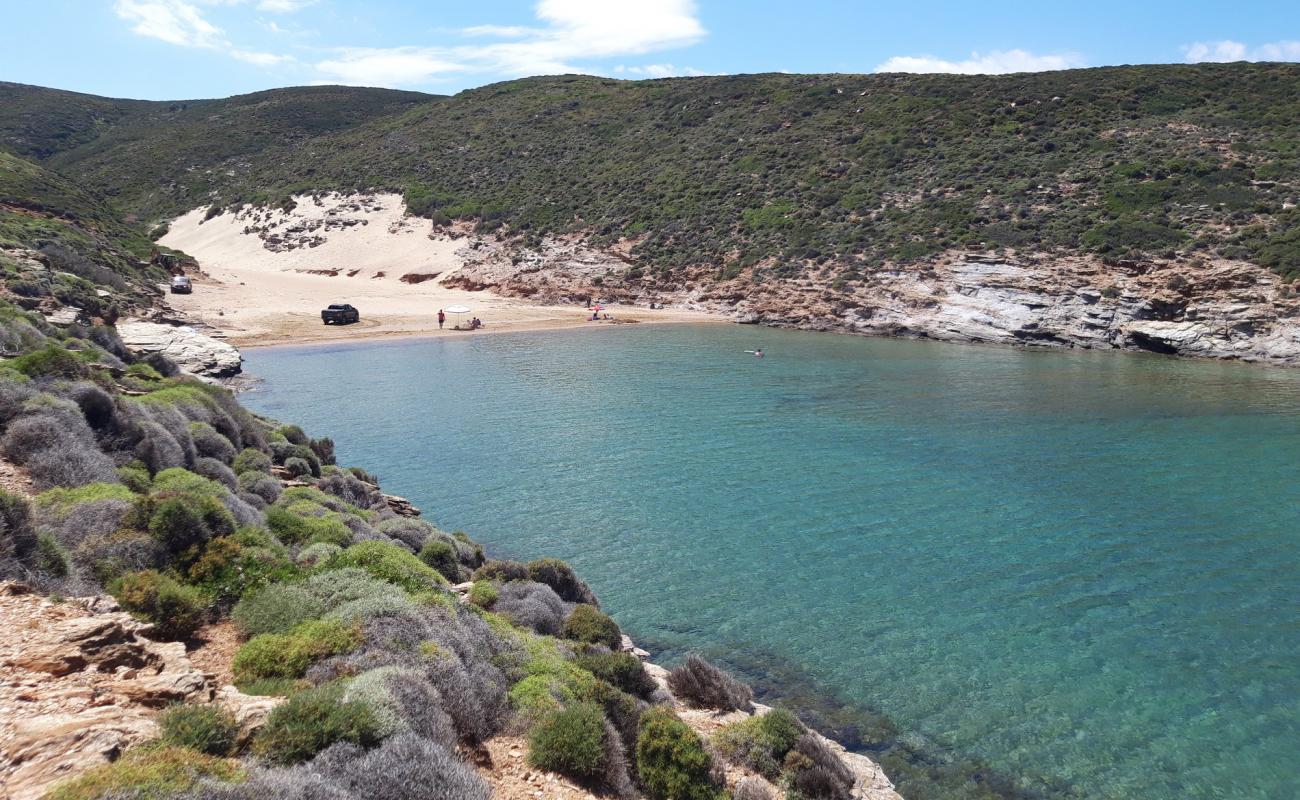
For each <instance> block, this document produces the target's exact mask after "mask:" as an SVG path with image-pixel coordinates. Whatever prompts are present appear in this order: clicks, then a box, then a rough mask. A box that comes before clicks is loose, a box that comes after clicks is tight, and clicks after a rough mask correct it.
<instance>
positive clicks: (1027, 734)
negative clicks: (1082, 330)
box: [244, 325, 1300, 800]
mask: <svg viewBox="0 0 1300 800" xmlns="http://www.w3.org/2000/svg"><path fill="white" fill-rule="evenodd" d="M755 347H761V348H762V349H763V350H764V351H766V353H767V356H766V357H765V358H763V359H756V358H753V357H752V356H748V355H746V354H745V353H744V352H743V351H744V350H746V349H753V348H755ZM245 357H246V363H245V368H246V370H247V371H249V372H250V373H252V374H254V375H256V376H259V377H261V378H263V379H264V382H263V383H262V384H261V385H260V387H259V388H258V389H257V390H255V391H253V392H251V393H249V394H247V395H246V396H245V397H244V399H245V402H246V403H247V404H248V405H249V406H250V407H251V408H253V409H255V410H257V411H259V412H262V413H266V414H269V415H271V416H275V417H280V418H283V419H290V420H294V421H296V422H300V423H301V424H302V425H303V426H304V427H305V428H307V430H308V431H309V432H311V433H312V434H313V435H318V436H319V435H329V436H332V437H333V438H334V439H335V442H336V444H337V451H338V454H339V460H340V462H341V463H344V464H356V465H360V466H364V467H366V468H367V469H369V470H371V471H372V472H375V473H377V474H378V475H379V476H380V478H381V479H382V481H383V485H384V487H385V490H386V491H389V492H393V493H397V494H401V495H404V496H406V497H409V498H411V500H413V501H414V502H415V503H416V505H418V506H420V507H421V508H423V509H424V511H425V514H426V516H428V517H429V518H430V519H431V520H432V521H435V522H436V523H438V524H439V525H440V526H441V527H443V528H445V529H448V530H457V529H460V530H465V531H466V532H469V533H470V534H471V535H473V536H474V537H475V538H476V539H477V540H479V541H482V542H483V543H484V544H486V545H487V546H489V548H491V549H492V550H493V551H494V552H495V553H497V554H498V555H503V556H505V555H508V556H513V557H519V558H525V559H528V558H534V557H537V556H540V555H553V556H556V557H560V558H564V559H566V560H568V561H570V562H571V563H573V564H574V566H575V567H576V568H577V569H578V570H579V572H580V574H582V575H583V577H584V578H585V579H586V580H587V581H588V582H589V583H591V584H592V586H593V587H594V588H595V589H596V591H597V593H598V594H599V595H600V597H601V600H602V603H603V605H604V606H605V608H606V609H607V610H608V611H610V612H611V613H612V614H613V616H614V617H615V618H616V619H617V620H618V621H619V623H620V624H621V625H623V626H624V627H625V628H626V629H627V630H628V631H629V632H630V633H632V635H633V636H634V637H637V638H638V639H642V640H644V641H646V642H651V643H653V644H654V645H656V646H657V647H660V648H663V649H664V650H667V651H669V652H682V651H685V650H689V649H699V650H702V651H705V652H706V653H708V654H710V655H717V656H720V657H721V660H723V661H728V662H729V663H737V664H738V665H742V666H743V665H745V663H750V664H751V665H752V661H750V662H747V658H748V656H747V655H746V654H747V653H748V654H765V655H766V656H767V657H769V658H770V659H771V661H772V662H773V663H777V662H779V663H781V664H784V665H788V666H789V667H790V669H792V670H795V671H797V672H798V673H799V674H800V675H801V676H804V677H805V678H806V680H807V681H808V682H809V683H810V684H811V685H814V686H816V687H819V688H820V689H822V690H824V691H825V692H826V693H828V694H833V695H834V696H835V697H836V698H838V699H840V700H842V701H844V702H847V703H854V704H859V705H860V706H861V708H863V709H870V710H872V711H873V712H878V713H879V714H881V715H884V716H885V717H887V718H888V719H889V720H891V721H892V722H893V724H894V725H895V726H896V727H897V729H898V732H899V733H898V736H899V737H900V738H901V739H902V740H903V741H904V742H905V743H906V744H907V745H908V746H909V747H912V748H914V749H915V750H916V751H917V752H922V753H938V754H943V755H944V756H945V757H952V758H956V759H962V760H967V759H969V760H970V761H971V762H972V763H975V762H978V763H980V764H982V765H987V768H988V769H989V770H991V771H992V772H993V773H996V774H997V775H998V776H1000V780H1005V781H1007V782H1008V785H1009V788H1010V789H1011V790H1015V791H1019V792H1023V793H1024V794H1027V795H1030V796H1035V795H1037V796H1048V797H1051V796H1069V797H1084V798H1137V797H1141V798H1148V799H1149V800H1165V799H1166V798H1168V800H1174V798H1179V800H1183V799H1185V798H1222V797H1242V798H1260V799H1266V800H1283V798H1287V799H1288V800H1289V798H1293V797H1296V796H1300V758H1297V754H1300V659H1297V658H1296V653H1297V652H1300V624H1298V623H1297V620H1300V613H1298V612H1300V593H1298V592H1297V588H1298V587H1300V506H1298V505H1297V502H1296V500H1297V492H1296V488H1295V487H1296V466H1297V463H1298V458H1297V457H1298V456H1300V372H1297V371H1291V370H1284V369H1267V368H1259V367H1252V366H1249V365H1241V364H1225V363H1210V362H1194V361H1180V360H1175V359H1168V358H1161V357H1153V356H1141V355H1123V354H1115V353H1091V352H1073V351H1071V352H1035V351H1024V350H1015V349H1003V348H982V347H972V346H958V345H941V344H935V343H927V342H909V341H899V340H887V339H865V338H857V337H846V336H834V335H822V334H809V333H799V332H790V331H775V330H767V329H754V328H748V327H739V326H736V327H731V326H680V327H679V326H655V327H650V326H646V327H638V326H633V325H628V326H620V327H617V328H612V329H605V330H601V331H570V332H548V333H535V334H530V333H519V334H503V335H492V336H475V337H467V338H463V339H451V338H440V339H422V340H405V341H396V342H383V343H357V344H350V345H343V346H306V347H290V348H270V349H254V350H249V351H247V352H246V353H245ZM729 651H730V652H731V653H733V654H734V656H735V657H734V658H730V659H729V658H727V655H728V652H729ZM751 671H753V670H751ZM900 789H901V790H903V791H904V794H905V795H906V794H907V791H906V787H905V786H903V785H900ZM959 795H960V796H965V794H964V790H962V789H958V788H954V789H952V790H951V792H950V793H949V794H948V795H947V796H952V797H957V796H959ZM933 796H944V790H935V792H934V793H933ZM909 800H914V798H909Z"/></svg>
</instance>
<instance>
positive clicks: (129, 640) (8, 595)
mask: <svg viewBox="0 0 1300 800" xmlns="http://www.w3.org/2000/svg"><path fill="white" fill-rule="evenodd" d="M110 609H111V610H110ZM116 609H117V605H116V603H113V602H112V601H111V599H108V598H78V599H74V600H69V601H65V602H58V603H56V602H54V601H52V600H50V599H48V598H45V597H42V596H40V595H37V594H34V593H32V592H31V591H30V590H28V589H27V588H26V587H24V586H22V585H21V584H16V583H6V584H0V785H3V787H4V792H5V793H6V794H4V797H6V798H13V800H27V799H28V798H30V799H31V800H35V799H36V798H39V797H40V796H41V795H43V794H44V793H45V790H46V789H47V788H48V787H49V785H50V784H51V783H53V782H55V781H60V780H64V779H66V778H69V777H72V776H75V775H77V774H79V773H80V772H83V771H85V770H87V769H89V768H91V767H94V766H97V765H99V764H102V763H105V762H107V761H111V760H113V759H115V758H116V757H117V756H118V755H119V754H120V753H121V752H122V751H123V750H125V749H126V748H127V747H129V746H131V745H134V744H136V743H138V742H141V741H144V740H146V739H149V738H152V737H153V736H155V735H156V725H155V723H154V717H155V716H156V715H157V713H158V710H159V709H161V708H163V707H165V706H167V705H170V704H171V703H174V702H208V701H210V700H211V699H212V697H213V694H214V692H213V687H212V681H211V678H210V676H208V675H206V674H204V673H203V672H202V671H201V670H199V669H197V668H196V667H195V666H194V665H193V664H192V663H191V662H190V660H189V657H188V656H187V655H186V652H185V645H184V644H182V643H180V642H155V641H152V640H150V639H149V638H147V637H146V634H148V633H151V632H152V629H151V626H149V625H147V624H145V623H142V622H140V621H138V620H136V619H134V618H132V617H131V616H130V615H128V614H125V613H122V612H121V611H117V610H116Z"/></svg>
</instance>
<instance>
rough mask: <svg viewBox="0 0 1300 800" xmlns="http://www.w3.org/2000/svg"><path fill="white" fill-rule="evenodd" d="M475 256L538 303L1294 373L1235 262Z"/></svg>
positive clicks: (1281, 314) (1298, 330) (476, 263)
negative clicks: (890, 262)
mask: <svg viewBox="0 0 1300 800" xmlns="http://www.w3.org/2000/svg"><path fill="white" fill-rule="evenodd" d="M474 252H475V253H476V255H475V257H474V259H473V260H472V261H471V262H469V263H467V264H465V265H464V266H463V267H462V268H461V269H460V270H459V271H458V272H457V273H456V275H455V276H453V277H452V278H449V280H453V281H455V283H456V285H457V286H461V287H463V288H474V289H490V290H492V291H493V292H495V293H498V294H503V295H507V296H517V297H528V298H532V299H535V300H538V301H541V302H552V303H558V302H565V301H571V300H572V299H573V298H581V297H584V296H588V295H590V296H594V297H596V298H599V299H602V300H604V301H607V302H630V303H634V304H646V303H649V302H657V303H660V304H664V303H666V304H668V305H669V307H678V308H682V309H688V310H695V311H706V312H709V313H711V314H716V315H719V316H721V317H724V318H726V319H730V320H733V321H735V322H739V323H746V324H756V325H767V326H772V327H782V328H796V329H801V330H815V331H827V332H836V333H856V334H865V335H875V336H892V337H903V338H917V339H933V340H936V341H945V342H954V343H959V342H972V343H987V344H1002V345H1012V346H1022V347H1039V348H1065V349H1069V348H1080V349H1094V350H1126V351H1135V352H1154V353H1162V354H1168V355H1179V356H1189V357H1196V358H1213V359H1223V360H1240V361H1246V362H1258V363H1266V364H1276V365H1279V366H1297V365H1300V297H1297V294H1296V292H1295V290H1294V289H1293V288H1292V287H1291V285H1290V284H1288V283H1286V282H1285V281H1283V280H1282V278H1281V277H1280V276H1279V275H1277V274H1276V273H1273V272H1270V271H1268V270H1265V269H1262V268H1260V267H1257V266H1255V265H1253V264H1249V263H1247V262H1242V261H1227V260H1221V259H1220V260H1204V261H1203V260H1197V259H1191V260H1188V259H1166V260H1151V261H1126V260H1113V261H1111V260H1102V259H1100V258H1095V257H1089V256H1077V255H1059V254H1052V253H1016V252H1012V251H1001V252H965V251H961V252H950V253H947V254H944V255H943V256H940V257H937V258H935V259H933V260H932V261H930V262H928V263H925V264H916V265H908V266H906V267H895V266H884V267H880V268H878V269H866V268H865V267H861V265H859V268H860V269H861V270H862V272H863V274H862V277H861V278H860V279H859V280H855V281H847V282H846V281H842V280H840V279H836V278H833V277H832V276H835V275H840V274H843V273H844V272H845V271H847V267H846V265H838V266H836V267H834V268H830V267H827V268H823V269H821V270H813V271H811V272H809V273H806V274H804V275H801V276H800V277H796V278H779V279H778V278H776V277H774V276H773V275H772V273H771V267H770V265H767V266H761V265H760V266H755V267H752V268H747V269H744V270H742V271H740V272H739V274H737V275H736V276H735V277H733V278H730V279H725V280H720V279H719V278H718V270H717V269H716V268H713V267H710V268H700V269H697V270H694V271H691V272H690V273H689V274H688V275H687V277H686V278H685V279H683V280H681V281H680V282H660V281H657V280H656V279H654V278H652V277H647V276H643V275H641V274H640V272H641V271H640V270H639V269H637V268H636V267H635V262H634V261H632V260H631V259H630V258H629V256H628V255H627V253H626V248H613V249H598V248H594V247H590V246H587V245H585V244H584V243H583V242H582V241H580V240H576V239H575V240H563V241H562V240H548V241H547V242H546V243H544V245H543V247H542V248H541V250H539V251H534V252H530V253H520V252H518V251H516V250H514V249H513V248H511V247H509V246H506V245H502V244H500V243H497V244H493V243H491V242H485V243H483V244H482V245H481V246H479V247H477V248H475V251H474ZM629 266H631V269H629Z"/></svg>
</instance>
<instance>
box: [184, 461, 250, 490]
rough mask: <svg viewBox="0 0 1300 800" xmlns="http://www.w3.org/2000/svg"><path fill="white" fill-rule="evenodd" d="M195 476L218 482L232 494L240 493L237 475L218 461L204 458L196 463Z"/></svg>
mask: <svg viewBox="0 0 1300 800" xmlns="http://www.w3.org/2000/svg"><path fill="white" fill-rule="evenodd" d="M194 474H196V475H201V476H203V477H204V478H207V479H208V480H211V481H216V482H217V483H219V484H221V485H222V486H224V487H226V488H227V489H229V490H230V491H232V492H237V491H239V479H238V478H236V477H235V473H234V472H233V471H232V470H231V469H230V467H227V466H226V465H225V464H223V463H221V461H219V460H218V459H215V458H208V457H207V456H203V457H201V458H198V459H196V460H195V461H194Z"/></svg>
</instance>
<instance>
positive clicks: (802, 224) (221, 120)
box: [0, 64, 1300, 281]
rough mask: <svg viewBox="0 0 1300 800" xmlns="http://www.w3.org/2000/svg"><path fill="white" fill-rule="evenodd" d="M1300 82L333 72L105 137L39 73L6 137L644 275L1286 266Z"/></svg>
mask: <svg viewBox="0 0 1300 800" xmlns="http://www.w3.org/2000/svg"><path fill="white" fill-rule="evenodd" d="M1298 86H1300V65H1293V64H1226V65H1225V64H1206V65H1194V66H1144V67H1116V68H1106V69H1091V70H1074V71H1063V72H1050V73H1037V74H1021V75H1008V76H952V75H747V76H726V77H707V78H682V79H669V80H657V81H635V82H630V81H616V80H608V79H602V78H593V77H577V76H565V77H555V78H530V79H525V80H520V81H512V82H509V83H503V84H496V85H492V86H487V87H483V88H480V89H475V90H471V91H467V92H463V93H461V94H458V95H456V96H454V97H451V98H434V97H428V96H419V95H403V94H393V93H388V94H382V93H376V90H345V89H338V88H334V87H329V88H325V89H320V88H310V89H285V90H280V91H278V92H269V93H263V94H261V95H250V96H246V97H242V98H231V99H230V100H225V101H200V102H196V103H192V104H149V106H148V107H147V108H145V109H144V110H140V109H137V108H135V107H134V106H133V107H131V108H130V109H126V107H125V106H122V105H120V104H119V101H102V102H103V103H105V104H107V105H106V106H105V108H107V109H109V110H112V111H113V112H114V113H117V112H118V111H120V114H121V115H120V116H119V117H117V118H116V121H113V120H111V119H109V116H110V114H109V113H108V112H103V113H102V114H101V115H100V116H97V117H95V118H94V130H93V131H91V132H87V131H86V130H85V129H84V128H78V129H76V130H74V131H69V130H67V126H68V125H72V124H73V122H74V121H75V120H78V119H88V118H89V117H91V116H92V111H94V110H95V108H97V107H96V106H94V105H93V103H91V102H90V101H89V100H84V99H80V98H82V97H83V96H74V97H75V98H76V99H75V100H68V99H67V95H66V93H57V92H51V91H49V90H36V89H28V90H27V91H28V92H29V95H28V96H27V98H26V100H25V101H24V102H25V105H26V107H27V108H28V112H27V116H25V117H23V119H27V120H28V123H27V124H26V127H25V128H23V129H22V130H21V131H18V130H17V129H16V128H12V127H6V128H0V137H3V139H4V141H6V142H8V143H9V146H10V147H11V148H12V149H15V152H20V153H24V152H25V153H28V154H32V155H42V154H48V155H43V156H42V157H44V158H45V159H46V163H47V164H48V165H49V166H50V167H51V168H53V169H56V170H58V171H60V172H61V173H62V174H64V175H67V176H69V177H71V178H74V179H75V180H77V181H78V182H79V183H81V184H82V185H85V186H87V187H89V188H92V189H93V190H95V191H97V192H100V193H102V194H103V195H104V196H106V197H109V198H110V199H111V202H112V203H113V204H114V205H115V206H116V207H117V208H118V209H119V211H120V212H121V213H123V214H129V213H134V214H139V215H141V216H142V217H143V218H144V219H146V220H149V221H151V222H152V221H157V220H159V219H162V218H164V217H167V216H169V215H172V214H176V213H178V212H181V211H184V210H186V209H189V208H192V207H195V206H197V205H200V204H202V203H204V202H206V201H207V199H208V197H209V192H211V193H212V196H213V197H214V198H215V199H216V201H217V202H218V203H222V204H231V203H241V202H260V203H281V202H283V201H284V200H285V199H286V198H287V197H288V196H289V195H290V194H292V193H295V192H302V191H311V190H328V189H364V188H388V189H393V190H398V191H404V192H406V193H407V195H408V199H409V200H410V201H411V205H412V208H414V209H415V210H416V211H418V212H420V213H424V214H427V215H429V216H433V217H434V218H435V219H443V218H451V217H467V218H473V219H478V220H480V222H481V224H482V226H483V227H484V228H486V229H500V230H502V232H504V233H508V234H510V235H518V236H521V237H522V239H521V242H522V243H524V244H527V243H530V242H532V243H535V242H536V241H537V239H538V237H539V235H541V234H544V233H551V232H561V231H576V232H581V233H583V234H586V235H588V236H591V237H592V238H593V240H594V241H595V242H596V243H602V242H612V241H614V240H617V239H619V238H624V237H626V238H630V239H633V240H635V241H637V242H638V244H637V247H636V248H635V249H634V250H633V255H634V256H635V257H637V258H638V259H639V261H640V262H641V265H642V266H641V267H640V268H649V269H652V270H653V269H657V270H662V271H664V272H665V273H670V272H673V271H676V270H679V269H681V268H684V267H699V266H708V267H710V268H716V270H717V272H718V274H719V276H727V275H730V274H735V273H736V272H738V271H739V270H740V269H742V268H744V267H747V266H750V265H754V264H760V265H761V266H762V267H763V269H764V270H766V271H767V274H770V275H771V276H773V277H777V278H782V277H793V276H797V275H800V274H804V273H808V272H810V271H814V270H820V269H829V270H831V271H832V272H833V273H834V274H835V275H837V276H838V277H841V278H843V279H844V280H846V281H852V280H854V279H855V278H857V277H859V276H860V275H862V274H863V273H866V272H869V271H871V270H873V269H876V268H878V267H879V266H880V265H882V264H891V263H904V264H905V263H912V262H917V261H923V260H924V259H926V258H928V257H930V256H933V255H935V254H938V253H941V252H943V251H945V250H949V249H954V248H967V247H1013V248H1017V249H1021V250H1036V251H1040V252H1042V251H1048V252H1052V251H1071V252H1074V251H1088V252H1095V253H1099V254H1102V255H1104V256H1108V257H1116V258H1118V257H1136V256H1141V255H1142V254H1161V253H1165V254H1169V253H1178V254H1180V255H1183V256H1186V257H1189V258H1190V257H1193V256H1196V257H1200V256H1211V257H1213V256H1219V257H1233V258H1246V259H1252V260H1254V261H1256V262H1257V263H1259V264H1261V265H1263V266H1266V267H1269V268H1272V269H1276V270H1278V271H1280V272H1282V273H1283V274H1287V275H1291V274H1296V273H1300V241H1297V238H1298V236H1300V235H1298V234H1297V233H1296V228H1297V224H1296V223H1297V222H1300V215H1298V214H1297V212H1296V211H1295V210H1294V209H1293V208H1288V206H1291V205H1294V204H1295V202H1296V200H1297V196H1298V195H1300V185H1298V181H1300V178H1298V175H1300V150H1298V148H1300V137H1297V135H1296V133H1295V126H1294V120H1295V119H1297V118H1298V117H1300V92H1297V87H1298ZM334 93H342V98H341V99H339V98H336V99H334V100H332V101H331V100H329V99H327V98H330V97H332V96H334ZM43 104H44V105H49V106H50V108H51V116H52V118H53V119H55V120H58V121H59V124H58V125H52V126H50V130H49V131H48V138H47V139H39V138H38V137H37V135H36V133H35V132H34V131H35V130H36V128H38V127H39V126H35V125H33V124H31V123H30V116H31V114H33V113H37V112H35V111H33V109H37V108H39V107H41V106H42V105H43ZM69 105H70V106H71V109H72V110H69V107H68V106H69ZM181 106H184V107H181ZM123 109H126V110H123ZM38 116H39V114H38ZM10 117H12V115H6V117H4V118H0V121H3V122H4V124H5V125H6V126H9V125H12V121H11V120H10ZM15 142H20V143H21V144H22V147H23V148H25V149H19V148H17V147H16V145H15V144H14V143H15ZM67 145H71V147H65V146H67Z"/></svg>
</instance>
